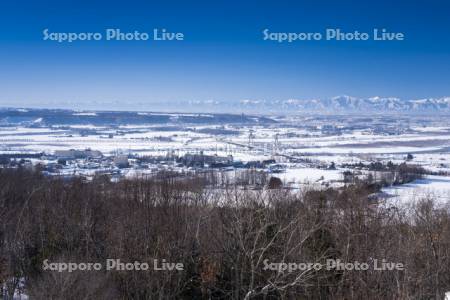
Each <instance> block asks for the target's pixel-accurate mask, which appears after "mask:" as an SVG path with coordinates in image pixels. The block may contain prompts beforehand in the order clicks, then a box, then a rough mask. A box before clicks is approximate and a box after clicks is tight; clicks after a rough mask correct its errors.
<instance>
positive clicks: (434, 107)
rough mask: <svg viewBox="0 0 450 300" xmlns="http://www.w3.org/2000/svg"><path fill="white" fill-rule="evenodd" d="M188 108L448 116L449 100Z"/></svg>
mask: <svg viewBox="0 0 450 300" xmlns="http://www.w3.org/2000/svg"><path fill="white" fill-rule="evenodd" d="M189 106H190V107H191V108H195V107H197V106H201V107H203V108H204V109H207V108H209V109H211V110H217V109H218V108H220V109H223V110H225V111H230V110H235V111H244V112H288V113H302V112H322V113H336V112H338V113H351V112H355V113H358V112H363V113H367V112H373V113H376V112H393V113H396V112H398V113H450V97H443V98H427V99H417V100H404V99H400V98H395V97H371V98H357V97H351V96H346V95H344V96H337V97H333V98H328V99H288V100H241V101H238V102H233V101H231V102H230V101H216V100H211V101H190V102H189Z"/></svg>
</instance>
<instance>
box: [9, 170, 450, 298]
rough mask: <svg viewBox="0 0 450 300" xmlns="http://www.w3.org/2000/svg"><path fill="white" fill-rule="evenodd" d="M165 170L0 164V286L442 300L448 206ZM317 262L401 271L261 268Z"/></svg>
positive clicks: (85, 294) (67, 293) (93, 292)
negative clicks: (139, 173)
mask: <svg viewBox="0 0 450 300" xmlns="http://www.w3.org/2000/svg"><path fill="white" fill-rule="evenodd" d="M204 185H205V180H204V179H198V178H190V179H184V180H179V179H177V178H171V177H167V178H164V177H161V178H154V179H151V180H149V179H133V180H124V181H120V182H117V183H111V182H110V181H109V180H108V179H107V178H105V177H98V178H95V179H94V180H93V181H90V182H85V181H83V180H81V179H73V180H70V181H67V180H60V179H51V178H47V177H44V176H42V175H40V174H39V173H35V172H30V171H26V170H22V169H19V170H7V169H3V170H0V283H1V286H3V287H4V288H3V290H4V297H5V298H6V297H8V295H7V292H9V293H12V291H13V290H17V289H24V290H25V293H26V294H27V295H29V296H30V298H31V299H364V298H365V299H443V297H444V293H445V292H446V291H450V215H449V212H448V210H446V209H443V208H438V207H437V206H436V205H435V204H433V201H432V199H424V200H423V201H421V202H420V203H418V204H417V205H415V206H413V207H411V208H409V209H407V208H394V207H389V206H387V205H377V204H375V203H371V202H370V201H369V200H368V195H369V194H370V193H372V191H371V189H370V188H368V186H367V185H365V184H363V183H359V184H357V185H351V186H347V187H345V188H342V189H339V190H337V189H328V190H323V191H312V190H309V191H308V190H304V191H301V192H298V193H293V192H292V191H288V190H283V189H276V188H275V189H263V190H243V189H242V188H237V187H235V188H233V186H227V187H226V188H221V189H211V188H205V187H204ZM109 258H113V259H120V260H121V261H123V262H134V261H140V262H152V261H153V259H158V260H162V259H165V260H166V261H168V262H174V263H182V264H183V266H184V270H183V271H158V270H148V271H106V270H99V271H75V272H71V273H69V272H55V271H48V270H47V271H44V270H43V267H42V266H43V262H44V260H45V259H48V260H49V261H51V262H101V263H104V262H105V260H106V259H109ZM329 259H334V260H337V259H340V260H341V261H343V262H355V261H357V262H365V263H369V264H370V265H372V262H373V261H374V260H375V259H378V260H380V261H381V260H382V259H385V261H387V262H395V263H402V264H404V266H405V269H404V270H391V271H388V270H385V271H377V270H374V269H373V268H370V269H369V270H365V271H356V270H353V271H350V270H336V269H335V270H324V269H320V270H316V269H314V268H308V269H306V270H294V271H292V272H289V271H288V270H285V271H283V272H280V271H276V270H271V269H267V268H266V267H267V262H270V263H282V262H285V263H297V264H298V263H325V262H326V261H327V260H329Z"/></svg>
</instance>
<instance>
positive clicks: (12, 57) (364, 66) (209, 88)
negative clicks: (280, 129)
mask: <svg viewBox="0 0 450 300" xmlns="http://www.w3.org/2000/svg"><path fill="white" fill-rule="evenodd" d="M45 28H48V29H49V30H50V31H53V32H85V31H91V32H103V31H104V29H105V28H120V29H122V30H123V31H127V30H139V31H146V32H151V31H152V30H153V28H165V29H167V30H169V31H179V32H183V33H184V34H185V40H184V41H180V42H158V43H157V42H153V41H146V42H142V41H141V42H104V41H100V42H74V43H72V44H68V43H64V44H58V43H56V42H49V41H43V40H42V36H43V34H42V30H43V29H45ZM265 28H268V29H270V30H271V31H287V32H307V31H313V32H316V31H318V32H322V31H323V30H324V29H325V28H341V29H342V30H343V31H354V30H358V31H368V32H371V31H372V29H373V28H386V29H388V30H390V31H396V32H403V33H404V34H405V36H406V39H405V41H396V42H374V41H353V42H333V41H309V42H296V43H292V44H287V43H283V44H277V43H276V42H269V41H263V40H262V36H263V35H262V30H263V29H265ZM449 72H450V2H449V1H446V0H440V1H438V0H431V1H417V0H410V1H401V0H400V1H392V0H391V1H385V0H383V1H359V3H356V1H345V0H344V1H331V0H330V1H270V2H269V1H261V0H259V1H201V2H200V1H160V2H156V1H155V2H153V1H133V0H131V1H121V2H120V3H118V2H112V1H84V0H81V1H80V0H78V1H61V0H60V1H46V0H42V1H31V0H30V1H2V2H1V4H0V106H11V105H19V106H37V105H40V104H41V103H42V105H51V104H54V105H55V106H70V105H72V106H74V107H80V108H82V107H83V105H85V104H87V103H90V102H92V101H94V102H95V103H99V104H100V105H101V104H105V105H110V103H113V102H114V101H115V102H114V103H117V102H122V103H132V102H133V101H140V102H144V103H149V104H151V103H152V102H162V101H174V100H208V99H217V100H230V101H235V100H240V99H289V98H300V99H301V98H325V97H331V96H335V95H341V94H349V95H354V96H358V97H368V96H375V95H379V96H397V97H401V98H423V97H442V96H450V76H449Z"/></svg>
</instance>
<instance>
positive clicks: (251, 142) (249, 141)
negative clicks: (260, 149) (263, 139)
mask: <svg viewBox="0 0 450 300" xmlns="http://www.w3.org/2000/svg"><path fill="white" fill-rule="evenodd" d="M254 132H255V131H254V130H253V129H250V132H249V134H248V147H249V148H251V147H252V146H253V142H254V140H255V135H254Z"/></svg>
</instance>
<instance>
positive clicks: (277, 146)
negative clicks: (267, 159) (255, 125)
mask: <svg viewBox="0 0 450 300" xmlns="http://www.w3.org/2000/svg"><path fill="white" fill-rule="evenodd" d="M279 150H280V141H279V140H278V133H276V134H275V135H274V137H273V147H272V156H275V155H277V153H278V151H279Z"/></svg>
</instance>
